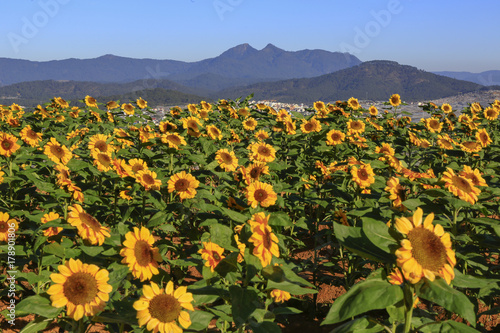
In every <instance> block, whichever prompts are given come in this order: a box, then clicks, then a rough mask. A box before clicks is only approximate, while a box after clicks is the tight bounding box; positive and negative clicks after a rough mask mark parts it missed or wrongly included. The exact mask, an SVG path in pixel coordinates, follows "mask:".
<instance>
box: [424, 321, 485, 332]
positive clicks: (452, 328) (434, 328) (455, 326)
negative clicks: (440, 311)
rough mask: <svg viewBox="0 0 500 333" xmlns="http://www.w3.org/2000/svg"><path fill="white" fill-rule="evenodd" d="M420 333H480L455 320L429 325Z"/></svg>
mask: <svg viewBox="0 0 500 333" xmlns="http://www.w3.org/2000/svg"><path fill="white" fill-rule="evenodd" d="M418 332H422V333H435V332H439V333H456V332H460V333H478V332H479V331H477V330H475V329H473V328H472V327H470V326H467V325H465V324H463V323H459V322H456V321H454V320H446V321H442V322H433V323H430V324H427V326H424V327H421V328H419V330H418Z"/></svg>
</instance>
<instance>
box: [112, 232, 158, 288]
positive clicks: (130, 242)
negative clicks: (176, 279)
mask: <svg viewBox="0 0 500 333" xmlns="http://www.w3.org/2000/svg"><path fill="white" fill-rule="evenodd" d="M153 243H154V238H153V235H152V234H151V232H150V231H149V230H148V229H147V228H145V227H141V229H139V228H137V227H134V231H130V232H128V233H126V234H125V240H124V241H123V246H124V248H123V249H121V250H120V255H121V256H122V257H124V258H123V259H122V261H121V262H122V263H123V264H126V265H127V266H128V268H129V270H130V271H131V272H132V275H133V276H134V277H135V278H136V279H140V280H141V282H142V281H145V280H150V279H151V278H152V277H153V275H156V274H159V273H160V272H159V271H158V263H157V262H159V261H161V260H162V258H161V255H160V251H159V250H158V248H157V247H153Z"/></svg>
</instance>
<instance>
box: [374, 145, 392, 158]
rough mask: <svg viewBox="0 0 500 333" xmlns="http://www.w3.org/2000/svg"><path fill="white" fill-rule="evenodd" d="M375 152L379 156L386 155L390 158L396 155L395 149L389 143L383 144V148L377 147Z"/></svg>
mask: <svg viewBox="0 0 500 333" xmlns="http://www.w3.org/2000/svg"><path fill="white" fill-rule="evenodd" d="M375 152H376V153H377V154H384V155H390V156H394V153H395V151H394V148H392V147H391V145H390V144H389V143H382V146H380V147H375Z"/></svg>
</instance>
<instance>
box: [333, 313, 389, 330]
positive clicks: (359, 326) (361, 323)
mask: <svg viewBox="0 0 500 333" xmlns="http://www.w3.org/2000/svg"><path fill="white" fill-rule="evenodd" d="M383 330H384V327H383V326H382V325H380V324H377V323H374V322H371V321H370V320H369V319H368V318H367V317H365V316H363V317H361V318H358V319H355V320H352V321H349V322H347V323H345V324H343V325H341V326H339V327H336V328H335V329H334V330H333V331H331V333H371V332H381V331H383Z"/></svg>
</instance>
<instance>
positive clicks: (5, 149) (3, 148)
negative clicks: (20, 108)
mask: <svg viewBox="0 0 500 333" xmlns="http://www.w3.org/2000/svg"><path fill="white" fill-rule="evenodd" d="M19 148H21V146H20V145H18V144H17V138H16V137H15V136H13V135H11V134H8V133H2V132H0V155H3V156H7V157H9V156H10V155H12V154H13V153H15V152H16V150H18V149H19Z"/></svg>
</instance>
